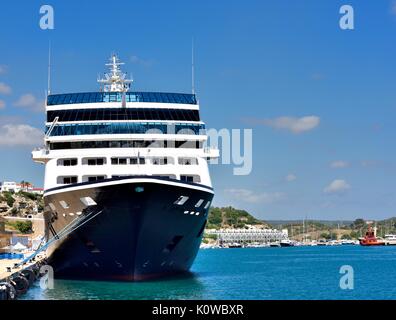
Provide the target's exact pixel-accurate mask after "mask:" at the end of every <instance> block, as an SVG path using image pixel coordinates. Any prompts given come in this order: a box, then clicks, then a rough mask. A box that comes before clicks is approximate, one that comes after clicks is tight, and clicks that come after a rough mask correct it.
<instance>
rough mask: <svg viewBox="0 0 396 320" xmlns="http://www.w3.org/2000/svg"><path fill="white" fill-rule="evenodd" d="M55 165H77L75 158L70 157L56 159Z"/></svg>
mask: <svg viewBox="0 0 396 320" xmlns="http://www.w3.org/2000/svg"><path fill="white" fill-rule="evenodd" d="M57 165H58V166H65V167H70V166H76V165H77V159H76V158H72V159H58V162H57Z"/></svg>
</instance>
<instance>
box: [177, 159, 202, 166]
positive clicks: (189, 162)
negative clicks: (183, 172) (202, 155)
mask: <svg viewBox="0 0 396 320" xmlns="http://www.w3.org/2000/svg"><path fill="white" fill-rule="evenodd" d="M179 164H181V165H186V166H188V165H197V164H198V159H197V158H179Z"/></svg>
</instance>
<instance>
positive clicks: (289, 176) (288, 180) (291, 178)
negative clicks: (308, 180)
mask: <svg viewBox="0 0 396 320" xmlns="http://www.w3.org/2000/svg"><path fill="white" fill-rule="evenodd" d="M296 179H297V176H296V175H295V174H293V173H289V174H288V175H287V176H286V177H285V180H286V181H287V182H291V181H294V180H296Z"/></svg>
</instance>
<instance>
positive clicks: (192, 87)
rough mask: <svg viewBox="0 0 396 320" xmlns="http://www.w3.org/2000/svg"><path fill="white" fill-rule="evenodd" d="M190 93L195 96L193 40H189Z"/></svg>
mask: <svg viewBox="0 0 396 320" xmlns="http://www.w3.org/2000/svg"><path fill="white" fill-rule="evenodd" d="M191 92H192V94H195V78H194V38H192V40H191Z"/></svg>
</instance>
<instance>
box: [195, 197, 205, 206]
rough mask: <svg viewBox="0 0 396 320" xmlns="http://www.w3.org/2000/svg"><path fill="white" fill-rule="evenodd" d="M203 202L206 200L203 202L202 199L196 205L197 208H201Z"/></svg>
mask: <svg viewBox="0 0 396 320" xmlns="http://www.w3.org/2000/svg"><path fill="white" fill-rule="evenodd" d="M203 202H204V200H203V199H200V200H199V201H198V202H197V203H196V204H195V208H199V207H200V206H201V204H202V203H203Z"/></svg>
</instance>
